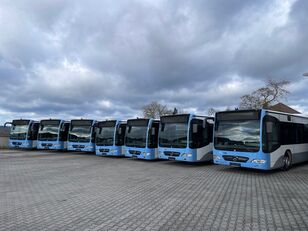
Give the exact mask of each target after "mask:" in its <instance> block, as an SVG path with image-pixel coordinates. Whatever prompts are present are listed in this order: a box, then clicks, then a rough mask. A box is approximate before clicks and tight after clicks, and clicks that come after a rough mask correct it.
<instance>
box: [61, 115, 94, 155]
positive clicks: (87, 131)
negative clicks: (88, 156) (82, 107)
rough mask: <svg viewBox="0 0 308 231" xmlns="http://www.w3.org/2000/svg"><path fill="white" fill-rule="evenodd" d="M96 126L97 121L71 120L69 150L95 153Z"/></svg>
mask: <svg viewBox="0 0 308 231" xmlns="http://www.w3.org/2000/svg"><path fill="white" fill-rule="evenodd" d="M95 126H96V121H95V120H90V119H77V120H71V123H70V128H69V132H68V142H67V150H68V151H80V152H95Z"/></svg>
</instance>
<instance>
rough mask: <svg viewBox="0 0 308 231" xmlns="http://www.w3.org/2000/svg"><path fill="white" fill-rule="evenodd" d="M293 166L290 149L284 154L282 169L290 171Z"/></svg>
mask: <svg viewBox="0 0 308 231" xmlns="http://www.w3.org/2000/svg"><path fill="white" fill-rule="evenodd" d="M291 167H292V155H291V153H290V151H287V152H286V153H285V154H284V157H283V166H282V170H283V171H288V170H289V169H290V168H291Z"/></svg>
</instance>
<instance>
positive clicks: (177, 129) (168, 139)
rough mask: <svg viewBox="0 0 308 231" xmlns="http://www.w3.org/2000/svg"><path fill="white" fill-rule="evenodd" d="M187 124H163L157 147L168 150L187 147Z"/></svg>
mask: <svg viewBox="0 0 308 231" xmlns="http://www.w3.org/2000/svg"><path fill="white" fill-rule="evenodd" d="M187 130H188V124H187V123H165V124H162V128H161V131H160V135H159V146H160V147H168V148H186V147H187Z"/></svg>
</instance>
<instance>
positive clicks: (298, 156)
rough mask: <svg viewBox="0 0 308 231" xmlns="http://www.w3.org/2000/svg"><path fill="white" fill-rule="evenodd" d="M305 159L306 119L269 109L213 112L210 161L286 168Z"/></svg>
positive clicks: (307, 142) (307, 151)
mask: <svg viewBox="0 0 308 231" xmlns="http://www.w3.org/2000/svg"><path fill="white" fill-rule="evenodd" d="M306 160H308V118H306V117H302V116H298V115H293V114H287V113H281V112H275V111H270V110H266V109H261V110H247V111H240V110H238V111H226V112H218V113H216V120H215V131H214V163H215V164H222V165H231V166H238V167H246V168H255V169H262V170H270V169H277V168H281V169H283V170H288V169H289V168H290V167H291V166H292V164H295V163H300V162H303V161H306Z"/></svg>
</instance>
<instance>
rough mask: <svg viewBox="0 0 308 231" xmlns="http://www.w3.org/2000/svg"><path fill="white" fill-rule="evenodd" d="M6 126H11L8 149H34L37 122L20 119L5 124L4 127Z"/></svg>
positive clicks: (35, 145)
mask: <svg viewBox="0 0 308 231" xmlns="http://www.w3.org/2000/svg"><path fill="white" fill-rule="evenodd" d="M7 124H11V130H10V135H9V147H10V148H24V149H34V148H36V147H37V134H38V129H39V122H38V121H34V120H24V119H20V120H13V121H12V122H6V123H5V124H4V126H6V125H7Z"/></svg>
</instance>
